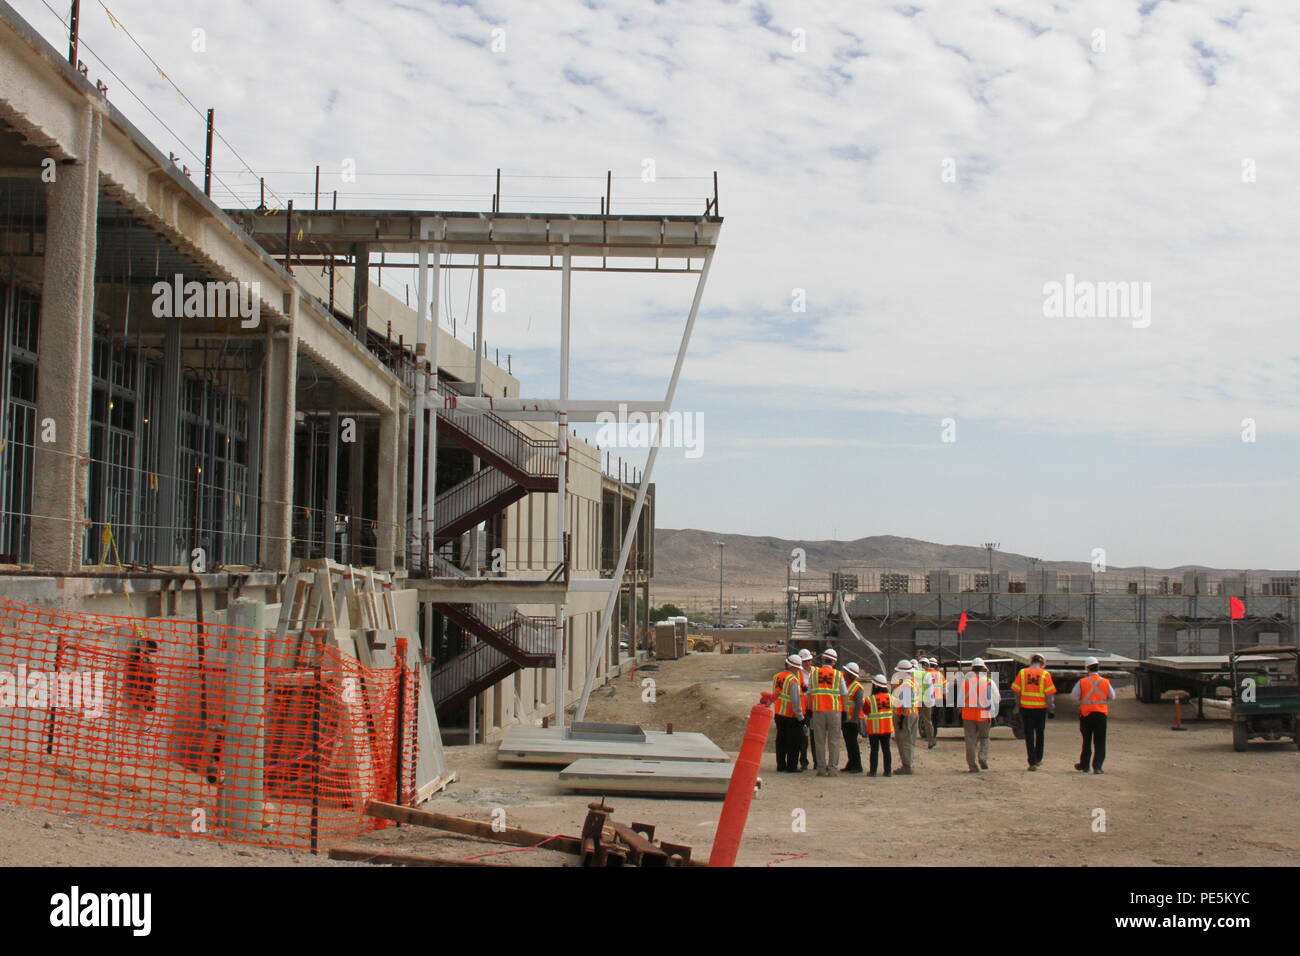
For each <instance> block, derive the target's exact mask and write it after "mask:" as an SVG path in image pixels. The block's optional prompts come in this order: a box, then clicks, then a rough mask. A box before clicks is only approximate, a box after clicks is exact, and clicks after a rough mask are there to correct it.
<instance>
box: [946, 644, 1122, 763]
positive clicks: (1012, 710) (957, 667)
mask: <svg viewBox="0 0 1300 956" xmlns="http://www.w3.org/2000/svg"><path fill="white" fill-rule="evenodd" d="M1035 654H1041V655H1042V656H1043V660H1044V661H1045V662H1046V665H1047V671H1048V673H1050V674H1051V675H1052V683H1053V685H1054V686H1055V687H1056V691H1057V693H1058V694H1068V693H1069V692H1070V691H1071V690H1072V689H1073V687H1074V685H1075V683H1076V682H1077V681H1078V680H1079V678H1081V677H1083V675H1084V674H1086V673H1087V670H1086V668H1085V667H1084V661H1086V660H1087V659H1088V658H1089V657H1095V658H1097V661H1098V663H1100V664H1101V673H1102V675H1103V676H1104V677H1108V678H1110V679H1111V680H1116V679H1127V678H1128V677H1129V676H1130V675H1131V674H1132V673H1133V671H1134V670H1136V669H1137V666H1138V662H1137V661H1135V660H1133V659H1132V658H1128V657H1124V656H1122V655H1120V654H1113V653H1111V652H1110V651H1104V650H1100V649H1098V648H1094V647H1056V646H1051V647H990V648H989V649H988V650H987V651H986V652H985V655H984V657H983V660H984V663H985V664H986V665H988V669H989V674H990V675H992V676H993V677H994V678H996V679H997V682H998V693H999V694H1000V696H1001V703H1000V704H999V706H998V715H997V717H995V718H994V719H993V726H994V727H1010V728H1011V732H1012V733H1013V734H1015V736H1016V739H1017V740H1020V739H1022V738H1023V737H1024V736H1025V731H1024V727H1023V725H1022V724H1021V720H1020V708H1019V707H1017V706H1016V695H1015V694H1014V693H1012V690H1011V685H1012V683H1013V682H1014V681H1015V679H1016V674H1018V673H1020V669H1021V668H1022V667H1028V666H1029V659H1030V658H1031V657H1032V656H1033V655H1035ZM939 669H940V670H942V671H943V673H944V676H945V677H946V678H947V679H948V681H949V683H950V684H951V683H952V682H953V681H959V680H961V679H962V678H964V677H965V676H966V674H967V673H969V671H970V661H969V660H959V661H956V662H955V663H945V664H943V665H941V666H940V668H939ZM933 716H934V724H935V726H936V727H960V726H961V723H962V721H961V708H960V707H958V706H956V704H955V701H954V700H953V699H952V698H949V700H948V701H946V702H945V703H944V704H943V705H941V706H937V707H935V709H934V714H933Z"/></svg>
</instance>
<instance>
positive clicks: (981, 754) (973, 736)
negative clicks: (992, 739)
mask: <svg viewBox="0 0 1300 956" xmlns="http://www.w3.org/2000/svg"><path fill="white" fill-rule="evenodd" d="M992 726H993V722H992V721H990V720H965V721H962V728H961V729H962V733H963V735H965V737H966V766H968V767H970V769H972V770H979V769H980V765H981V764H983V765H984V766H986V767H987V766H988V762H989V729H990V728H991V727H992ZM977 760H978V761H979V762H978V763H977V762H976V761H977Z"/></svg>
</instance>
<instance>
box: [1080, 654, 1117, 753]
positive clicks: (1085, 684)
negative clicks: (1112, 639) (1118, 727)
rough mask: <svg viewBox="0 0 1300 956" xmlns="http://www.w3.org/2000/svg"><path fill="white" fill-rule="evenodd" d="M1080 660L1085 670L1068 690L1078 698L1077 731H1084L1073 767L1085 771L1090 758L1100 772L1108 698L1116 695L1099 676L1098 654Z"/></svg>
mask: <svg viewBox="0 0 1300 956" xmlns="http://www.w3.org/2000/svg"><path fill="white" fill-rule="evenodd" d="M1083 664H1084V667H1086V668H1087V669H1088V673H1087V674H1086V675H1085V676H1084V677H1083V678H1082V679H1081V680H1080V681H1079V682H1078V683H1077V684H1075V685H1074V689H1073V690H1072V691H1070V696H1071V697H1073V698H1074V699H1075V700H1077V701H1078V702H1079V733H1080V734H1082V735H1083V750H1082V752H1080V754H1079V762H1078V763H1076V764H1075V765H1074V769H1075V770H1078V771H1079V772H1080V773H1087V772H1088V761H1089V760H1091V761H1092V772H1093V773H1102V772H1103V771H1102V769H1101V765H1102V764H1103V763H1105V762H1106V716H1107V714H1108V713H1109V712H1110V701H1112V700H1114V699H1115V688H1114V687H1112V686H1111V683H1110V681H1109V680H1107V679H1106V678H1105V677H1102V676H1101V673H1100V670H1101V663H1100V662H1099V661H1098V660H1097V658H1095V657H1090V658H1088V659H1087V660H1086V661H1084V662H1083Z"/></svg>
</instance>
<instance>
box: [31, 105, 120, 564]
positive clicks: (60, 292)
mask: <svg viewBox="0 0 1300 956" xmlns="http://www.w3.org/2000/svg"><path fill="white" fill-rule="evenodd" d="M102 122H103V121H102V118H101V116H100V113H99V112H98V111H97V110H95V109H94V108H92V107H87V109H86V111H85V113H84V114H83V117H82V129H81V136H80V139H81V142H80V143H79V144H78V145H79V147H80V148H79V149H78V153H79V155H78V158H77V162H76V163H75V164H71V165H67V166H59V167H58V178H57V179H56V180H55V181H54V182H52V183H50V184H49V185H48V186H47V188H46V191H45V197H46V217H45V262H44V265H45V276H44V283H43V287H42V289H41V331H40V345H39V348H40V356H41V363H40V370H39V374H38V376H37V386H36V416H37V422H36V428H37V433H38V434H39V435H42V436H43V435H44V434H45V433H46V430H47V425H46V422H47V421H48V422H52V423H53V427H54V438H55V440H54V441H52V442H49V443H44V442H39V441H38V442H37V446H36V447H37V458H36V462H35V468H36V472H35V474H36V480H35V482H34V487H33V490H32V512H33V514H38V515H48V516H49V517H47V518H36V519H33V521H32V563H33V564H34V565H35V566H36V567H37V568H38V569H41V570H51V571H55V570H63V571H72V570H75V569H76V568H79V567H80V566H81V546H82V538H83V535H84V532H85V523H84V519H85V515H86V466H85V464H84V463H83V459H84V457H85V455H86V454H87V453H88V450H89V447H90V359H91V347H92V343H93V335H94V308H95V247H96V219H97V216H98V212H99V139H100V132H101V129H102ZM42 452H44V454H42Z"/></svg>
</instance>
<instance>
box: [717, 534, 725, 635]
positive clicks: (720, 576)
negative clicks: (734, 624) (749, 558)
mask: <svg viewBox="0 0 1300 956" xmlns="http://www.w3.org/2000/svg"><path fill="white" fill-rule="evenodd" d="M717 544H718V629H719V630H721V629H722V549H723V548H725V547H726V546H727V543H726V542H725V541H719V542H718V543H717Z"/></svg>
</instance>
